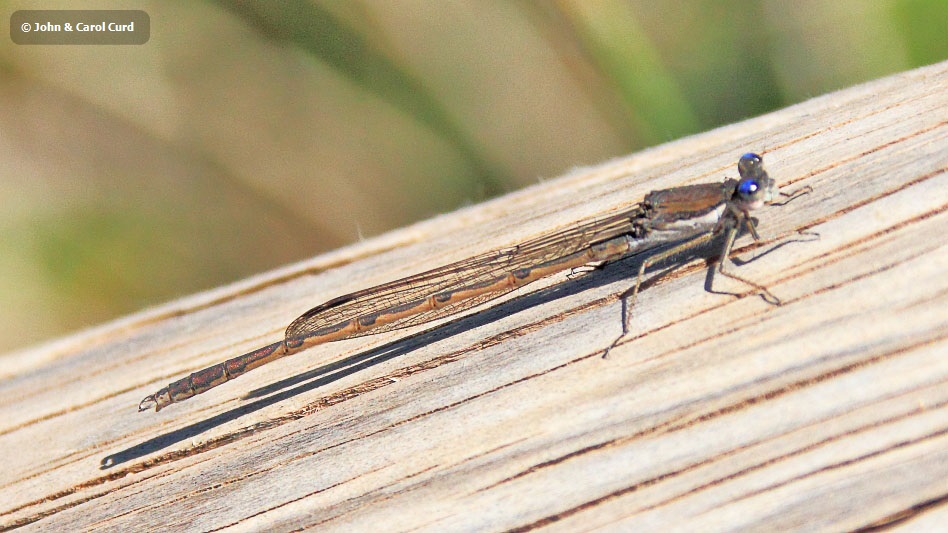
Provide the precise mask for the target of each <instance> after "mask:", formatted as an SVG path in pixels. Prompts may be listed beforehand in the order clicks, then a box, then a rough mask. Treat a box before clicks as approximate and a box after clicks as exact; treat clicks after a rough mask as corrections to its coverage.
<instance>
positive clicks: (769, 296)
mask: <svg viewBox="0 0 948 533" xmlns="http://www.w3.org/2000/svg"><path fill="white" fill-rule="evenodd" d="M743 222H744V224H745V225H746V226H747V229H748V231H750V234H751V235H752V236H753V237H754V240H756V241H759V240H760V235H759V234H758V233H757V228H755V227H754V224H753V223H751V219H750V218H748V217H746V216H745V217H744V218H743ZM736 238H737V226H736V225H735V226H732V227H729V228H728V229H727V233H726V234H725V237H724V247H723V248H722V250H721V257H720V258H719V259H718V268H717V270H718V273H719V274H721V275H722V276H725V277H728V278H731V279H735V280H737V281H740V282H741V283H744V284H746V285H750V286H751V287H754V288H755V289H757V292H758V293H759V294H760V297H761V298H763V299H764V301H765V302H767V303H769V304H772V305H780V298H777V297H776V296H774V295H773V293H772V292H770V290H769V289H767V287H764V286H763V285H761V284H759V283H755V282H753V281H751V280H749V279H745V278H742V277H741V276H738V275H737V274H732V273H730V272H728V271H727V270H725V266H726V265H727V262H728V260H730V255H731V249H732V248H733V247H734V240H735V239H736Z"/></svg>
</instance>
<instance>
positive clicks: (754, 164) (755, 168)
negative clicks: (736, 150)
mask: <svg viewBox="0 0 948 533" xmlns="http://www.w3.org/2000/svg"><path fill="white" fill-rule="evenodd" d="M762 168H763V160H762V159H761V158H760V156H759V155H757V154H750V153H748V154H744V155H742V156H741V160H740V161H738V162H737V171H738V172H739V173H740V175H741V176H742V177H746V176H756V175H759V174H760V172H761V169H762Z"/></svg>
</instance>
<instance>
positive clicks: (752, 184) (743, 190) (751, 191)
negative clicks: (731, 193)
mask: <svg viewBox="0 0 948 533" xmlns="http://www.w3.org/2000/svg"><path fill="white" fill-rule="evenodd" d="M759 190H760V183H759V182H758V181H757V180H754V179H745V180H741V181H740V183H738V184H737V192H738V194H740V195H741V196H743V197H745V198H749V197H752V196H754V195H755V194H757V191H759Z"/></svg>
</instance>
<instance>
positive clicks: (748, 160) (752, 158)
mask: <svg viewBox="0 0 948 533" xmlns="http://www.w3.org/2000/svg"><path fill="white" fill-rule="evenodd" d="M761 161H763V159H761V157H760V156H759V155H757V154H754V153H751V152H748V153H746V154H744V155H742V156H741V163H744V164H754V163H757V164H758V165H759V164H760V162H761Z"/></svg>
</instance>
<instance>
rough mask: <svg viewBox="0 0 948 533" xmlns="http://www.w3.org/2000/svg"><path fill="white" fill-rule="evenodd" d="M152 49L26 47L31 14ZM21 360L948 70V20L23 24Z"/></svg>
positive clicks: (7, 130)
mask: <svg viewBox="0 0 948 533" xmlns="http://www.w3.org/2000/svg"><path fill="white" fill-rule="evenodd" d="M66 8H69V9H143V10H145V11H147V12H148V13H149V15H150V16H151V40H150V41H149V42H148V43H147V44H145V45H143V46H18V45H14V44H13V43H12V42H10V38H9V20H10V15H11V13H12V12H13V11H15V10H18V9H66ZM0 18H2V20H3V22H4V25H5V27H4V29H3V36H2V45H0V205H2V209H0V351H5V350H9V349H13V348H17V347H22V346H25V345H27V344H30V343H34V342H37V341H40V340H42V339H45V338H49V337H51V336H55V335H59V334H62V333H63V332H66V331H69V330H73V329H76V328H79V327H82V326H85V325H91V324H95V323H98V322H101V321H104V320H107V319H109V318H111V317H115V316H118V315H122V314H125V313H128V312H131V311H134V310H137V309H140V308H142V307H144V306H148V305H152V304H156V303H159V302H162V301H167V300H170V299H173V298H176V297H178V296H181V295H184V294H189V293H192V292H195V291H199V290H201V289H206V288H210V287H214V286H217V285H220V284H224V283H227V282H230V281H234V280H237V279H241V278H243V277H246V276H248V275H250V274H253V273H257V272H260V271H263V270H266V269H270V268H273V267H276V266H279V265H283V264H286V263H289V262H293V261H297V260H300V259H303V258H306V257H310V256H312V255H314V254H317V253H319V252H321V251H325V250H328V249H331V248H334V247H338V246H340V245H344V244H346V243H350V242H353V241H356V240H358V239H360V238H363V237H367V236H372V235H377V234H379V233H381V232H384V231H385V230H387V229H390V228H394V227H398V226H403V225H405V224H408V223H410V222H412V221H415V220H419V219H422V218H426V217H429V216H431V215H434V214H436V213H441V212H446V211H451V210H453V209H455V208H457V207H459V206H462V205H465V204H470V203H475V202H479V201H481V200H484V199H486V198H489V197H492V196H496V195H499V194H503V193H504V192H507V191H511V190H514V189H517V188H519V187H522V186H524V185H527V184H530V183H533V182H535V181H536V180H537V179H540V178H545V177H553V176H556V175H558V174H561V173H563V172H565V171H567V170H569V169H570V168H571V167H574V166H578V165H588V164H594V163H597V162H600V161H602V160H604V159H607V158H611V157H614V156H618V155H622V154H627V153H630V152H633V151H636V150H639V149H641V148H643V147H646V146H651V145H655V144H659V143H663V142H665V141H668V140H671V139H675V138H677V137H681V136H684V135H688V134H691V133H695V132H700V131H704V130H707V129H710V128H713V127H715V126H718V125H721V124H727V123H731V122H735V121H738V120H741V119H743V118H746V117H750V116H754V115H759V114H761V113H764V112H767V111H769V110H772V109H776V108H780V107H784V106H786V105H788V104H792V103H794V102H799V101H802V100H805V99H807V98H810V97H812V96H815V95H818V94H821V93H825V92H828V91H832V90H834V89H838V88H843V87H847V86H850V85H853V84H856V83H859V82H862V81H867V80H870V79H874V78H877V77H881V76H884V75H886V74H890V73H894V72H898V71H902V70H907V69H910V68H913V67H916V66H921V65H926V64H930V63H934V62H937V61H941V60H943V59H945V58H948V2H946V1H945V0H888V1H886V0H878V1H877V0H837V1H786V0H783V1H777V0H774V1H759V2H751V1H737V0H718V1H710V0H709V1H664V2H653V1H617V0H601V1H600V0H572V1H557V2H552V1H551V2H545V1H517V0H511V1H488V0H467V1H439V0H427V1H421V0H398V1H381V0H378V1H376V0H360V1H354V0H345V1H343V0H331V1H294V0H290V1H282V2H251V1H219V2H197V1H177V2H174V1H157V0H156V1H152V2H122V1H111V2H106V1H102V2H98V1H91V0H89V1H73V2H63V1H59V2H56V1H47V2H38V1H22V2H17V1H0Z"/></svg>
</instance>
